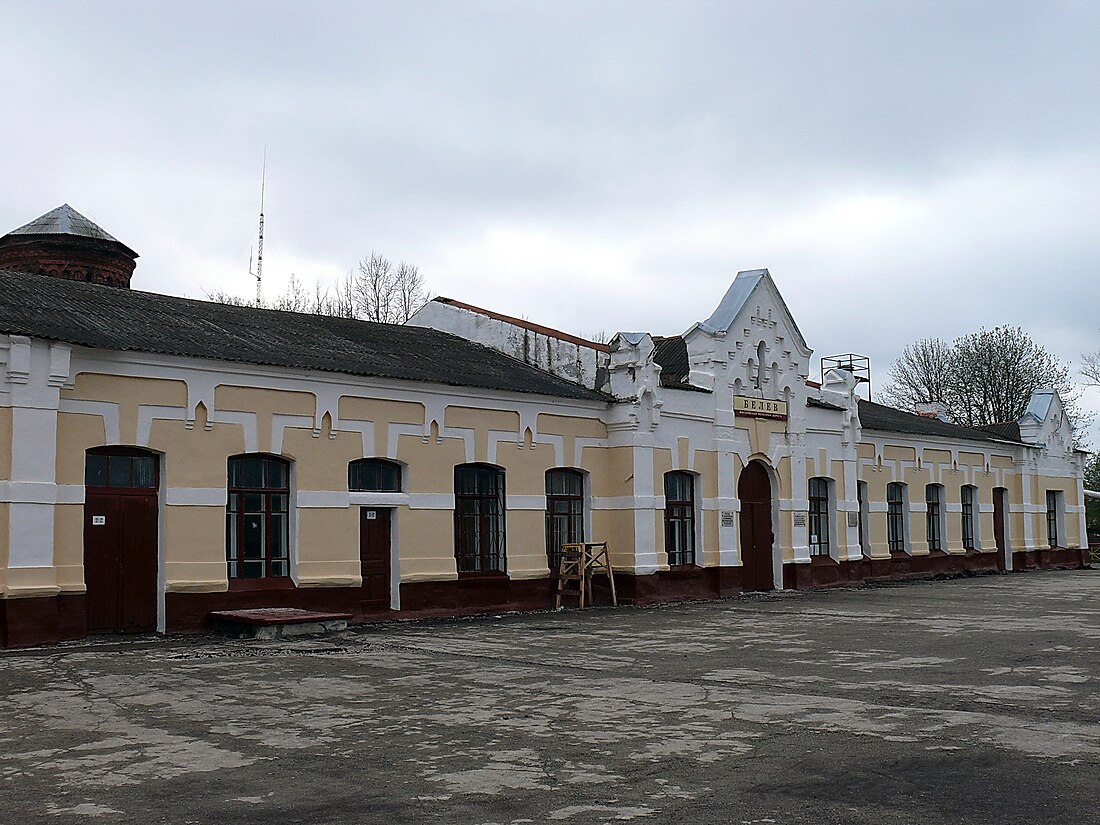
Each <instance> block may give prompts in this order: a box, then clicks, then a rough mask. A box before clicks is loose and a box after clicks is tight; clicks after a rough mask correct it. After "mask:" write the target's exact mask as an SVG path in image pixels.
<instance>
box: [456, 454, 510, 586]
mask: <svg viewBox="0 0 1100 825" xmlns="http://www.w3.org/2000/svg"><path fill="white" fill-rule="evenodd" d="M504 516H505V513H504V471H503V470H502V469H500V468H499V467H493V466H492V465H489V464H460V465H459V466H457V467H455V559H456V560H457V562H458V572H459V573H504V572H506V570H507V567H506V558H505V542H504Z"/></svg>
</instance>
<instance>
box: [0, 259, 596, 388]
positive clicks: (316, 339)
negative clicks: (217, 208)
mask: <svg viewBox="0 0 1100 825" xmlns="http://www.w3.org/2000/svg"><path fill="white" fill-rule="evenodd" d="M0 332H4V333H10V334H15V335H27V336H30V337H33V338H43V339H46V340H51V341H65V342H68V343H71V344H79V345H82V346H86V347H94V348H97V349H105V350H122V351H134V352H149V353H159V354H163V355H178V356H185V357H192V358H210V359H215V360H219V361H231V362H239V363H244V364H257V365H268V366H277V367H291V368H297V369H304V370H322V371H325V372H333V373H343V374H345V375H362V376H371V377H376V378H394V379H399V380H405V381H425V382H431V383H437V384H450V385H452V386H459V387H480V388H483V389H491V390H504V391H507V392H521V393H534V394H537V395H548V396H557V397H560V398H574V399H578V400H584V401H603V402H609V401H610V400H611V399H610V398H609V397H608V396H606V395H604V394H602V393H598V392H595V391H594V390H590V389H587V388H585V387H582V386H580V385H579V384H574V383H573V382H571V381H567V380H565V379H564V378H558V377H557V376H556V375H551V374H550V373H548V372H544V371H543V370H540V369H537V368H536V367H532V366H528V365H527V364H524V363H523V362H521V361H517V360H516V359H514V358H509V357H508V356H507V355H504V354H502V353H499V352H497V351H496V350H492V349H489V348H488V347H483V346H481V345H480V344H475V343H474V342H472V341H468V340H466V339H465V338H459V337H457V336H455V335H450V334H448V333H445V332H440V331H438V330H434V329H429V328H427V327H413V326H404V325H400V324H376V323H371V322H369V321H357V320H351V319H346V318H333V317H331V316H324V315H306V314H302V313H297V312H281V311H278V310H273V309H256V308H255V307H241V306H230V305H228V304H218V303H213V302H211V301H196V300H193V299H190V298H176V297H174V296H170V295H158V294H156V293H152V292H140V291H138V290H131V289H113V288H111V287H105V286H100V285H98V284H86V283H82V282H79V281H69V280H65V279H63V278H52V277H49V276H46V275H33V274H28V273H23V272H8V271H3V270H0Z"/></svg>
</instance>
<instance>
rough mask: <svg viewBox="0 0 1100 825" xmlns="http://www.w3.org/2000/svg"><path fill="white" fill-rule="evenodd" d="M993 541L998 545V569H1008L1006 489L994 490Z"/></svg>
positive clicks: (997, 488)
mask: <svg viewBox="0 0 1100 825" xmlns="http://www.w3.org/2000/svg"><path fill="white" fill-rule="evenodd" d="M993 539H994V540H995V541H996V543H997V569H998V570H1005V569H1007V567H1008V561H1007V559H1008V549H1007V544H1008V543H1007V541H1006V540H1005V488H1004V487H995V488H994V489H993Z"/></svg>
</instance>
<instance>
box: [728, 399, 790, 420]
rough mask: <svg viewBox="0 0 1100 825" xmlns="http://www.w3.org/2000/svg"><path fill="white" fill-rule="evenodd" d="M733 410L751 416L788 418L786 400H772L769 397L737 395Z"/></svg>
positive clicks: (738, 413)
mask: <svg viewBox="0 0 1100 825" xmlns="http://www.w3.org/2000/svg"><path fill="white" fill-rule="evenodd" d="M733 411H734V413H736V414H737V415H747V416H749V417H750V418H778V419H779V420H780V421H786V420H787V402H786V401H772V400H770V399H767V398H749V397H748V396H745V395H735V396H734V397H733Z"/></svg>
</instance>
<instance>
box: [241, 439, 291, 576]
mask: <svg viewBox="0 0 1100 825" xmlns="http://www.w3.org/2000/svg"><path fill="white" fill-rule="evenodd" d="M228 487H229V490H228V494H229V498H228V501H227V502H226V507H225V558H226V562H227V564H228V566H229V578H231V579H269V578H271V579H275V578H287V577H289V576H290V512H289V503H290V464H289V462H287V461H285V460H283V459H281V458H276V457H275V456H268V455H241V456H234V457H232V458H230V459H229V485H228Z"/></svg>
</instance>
